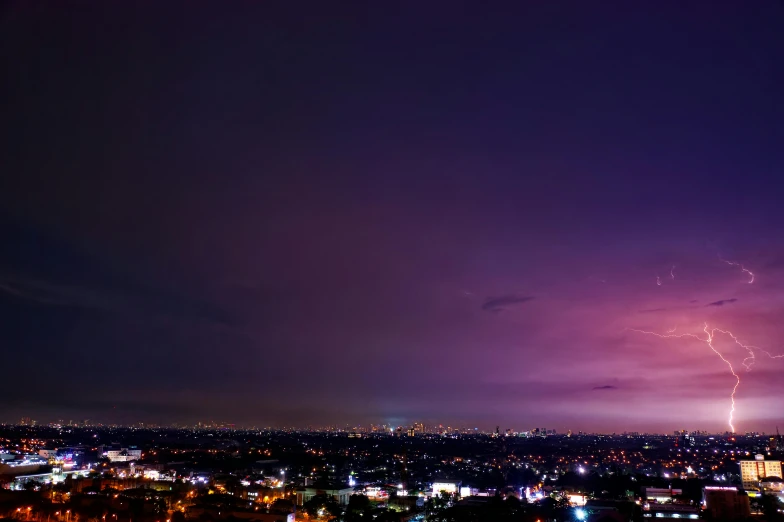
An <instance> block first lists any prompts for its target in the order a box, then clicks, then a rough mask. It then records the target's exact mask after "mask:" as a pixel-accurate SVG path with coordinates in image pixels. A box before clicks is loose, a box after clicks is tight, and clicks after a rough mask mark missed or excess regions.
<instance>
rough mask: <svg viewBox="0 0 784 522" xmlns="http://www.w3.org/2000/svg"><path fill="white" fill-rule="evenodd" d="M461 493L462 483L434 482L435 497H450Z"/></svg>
mask: <svg viewBox="0 0 784 522" xmlns="http://www.w3.org/2000/svg"><path fill="white" fill-rule="evenodd" d="M459 491H460V482H451V481H441V482H433V496H434V497H437V496H439V495H441V493H447V494H449V495H457V493H458V492H459Z"/></svg>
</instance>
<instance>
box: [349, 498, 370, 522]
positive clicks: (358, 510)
mask: <svg viewBox="0 0 784 522" xmlns="http://www.w3.org/2000/svg"><path fill="white" fill-rule="evenodd" d="M372 509H373V504H372V503H371V502H370V499H369V498H367V497H366V496H365V495H351V496H350V497H349V498H348V507H347V508H346V521H347V522H355V521H359V520H369V519H370V518H371V517H372V515H371V514H370V511H371V510H372Z"/></svg>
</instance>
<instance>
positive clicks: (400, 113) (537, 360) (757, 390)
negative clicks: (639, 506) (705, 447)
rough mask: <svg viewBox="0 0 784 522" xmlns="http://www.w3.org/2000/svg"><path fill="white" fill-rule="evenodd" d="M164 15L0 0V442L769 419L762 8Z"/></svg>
mask: <svg viewBox="0 0 784 522" xmlns="http://www.w3.org/2000/svg"><path fill="white" fill-rule="evenodd" d="M162 3H163V2H148V3H145V2H134V4H135V6H131V5H130V2H119V1H117V2H93V3H92V4H93V6H94V7H93V8H87V7H85V6H88V5H90V4H89V3H81V4H80V7H75V5H76V4H73V5H71V6H65V4H63V3H61V2H52V3H50V4H47V3H46V2H43V3H42V2H28V1H22V0H20V1H17V2H7V3H5V4H4V6H3V7H2V11H0V64H1V65H2V69H1V70H2V78H3V80H2V82H0V103H2V106H1V107H0V114H2V117H0V126H2V129H3V136H2V155H0V157H1V158H2V163H0V165H2V175H1V176H0V198H2V205H1V206H0V209H1V210H0V238H2V249H1V250H0V346H2V347H3V349H2V354H3V359H2V360H3V363H2V366H3V370H2V382H3V399H2V401H0V421H5V422H17V421H18V420H19V418H20V417H21V416H30V417H32V418H37V419H40V420H42V421H50V420H56V419H64V420H66V421H67V420H71V419H73V420H77V419H84V418H90V419H94V420H96V421H101V422H105V423H111V422H124V423H129V422H138V421H146V422H161V423H167V424H168V423H171V422H180V423H183V422H196V421H202V422H208V421H211V420H214V421H223V422H234V423H237V424H244V425H256V426H283V425H287V426H291V425H298V426H306V425H308V424H313V425H316V424H322V423H333V424H342V423H350V424H352V425H355V424H360V423H361V424H366V423H369V422H378V423H381V422H389V423H394V424H406V423H410V422H413V421H419V420H422V421H424V422H428V423H443V424H444V425H447V424H450V425H471V426H474V425H475V426H479V427H482V428H490V427H493V428H494V427H495V425H497V424H498V425H500V426H501V428H502V429H504V428H507V427H510V428H513V429H529V428H533V427H546V428H555V429H558V430H559V431H565V430H566V429H572V430H574V431H576V430H601V431H618V432H621V431H625V430H630V431H631V430H657V431H671V430H673V429H681V428H685V429H705V430H711V431H724V430H726V429H728V426H727V416H728V411H729V407H730V393H731V391H732V388H733V386H734V384H735V378H734V377H733V376H732V374H731V373H730V371H729V368H728V366H727V365H726V364H725V363H724V362H723V361H722V360H721V359H720V358H719V357H718V356H717V355H716V354H715V353H713V352H712V351H711V349H710V346H708V344H707V343H706V342H703V341H700V340H698V339H694V338H689V337H685V338H665V339H662V338H657V337H655V336H652V335H649V334H644V333H639V332H636V331H633V330H630V329H638V330H647V331H650V332H656V333H662V334H666V333H667V332H668V331H672V330H673V329H674V333H675V334H681V333H693V334H694V335H697V336H701V337H702V338H705V335H706V334H705V333H704V332H703V328H704V324H705V323H707V324H708V325H709V327H710V328H720V329H723V330H729V331H732V332H733V333H734V334H735V335H736V336H737V338H738V339H739V341H740V342H742V343H747V344H750V345H753V346H757V347H759V349H757V350H756V351H755V350H752V351H753V352H755V354H756V357H757V361H756V364H755V365H754V366H753V367H752V369H751V371H746V370H745V368H743V366H742V361H743V359H744V358H746V357H748V355H749V354H748V352H747V351H746V350H745V349H743V348H742V347H740V346H738V345H736V344H734V343H733V341H732V339H731V338H730V337H728V336H726V335H723V334H721V333H718V332H717V333H716V336H715V339H714V343H713V344H714V347H715V348H716V349H717V350H718V351H719V352H720V353H721V354H723V355H724V356H725V357H726V358H727V360H728V361H729V362H730V364H733V365H734V366H733V367H734V368H735V370H736V371H737V373H738V375H739V376H740V378H741V381H742V382H741V385H740V387H739V388H738V390H737V395H736V399H737V410H736V412H735V426H736V428H737V429H738V430H739V431H747V430H765V431H768V432H770V431H772V430H774V429H775V426H776V423H780V424H781V425H782V426H784V418H782V411H783V410H782V406H784V404H782V397H783V396H784V395H782V393H784V380H783V379H782V375H784V359H780V360H776V359H770V358H768V357H767V356H766V355H765V354H764V353H763V352H762V351H761V350H767V351H768V352H770V354H773V355H775V354H779V353H784V343H782V340H784V242H783V241H782V230H783V227H784V206H783V205H782V203H781V200H782V198H783V197H784V4H782V3H781V2H777V1H759V2H689V5H688V6H685V5H680V4H682V2H648V3H647V4H645V3H643V4H640V3H637V2H632V3H629V2H612V1H608V2H598V3H597V2H577V1H575V2H520V4H521V5H519V6H518V7H516V8H515V9H514V10H510V9H506V8H503V9H502V8H501V4H503V3H501V4H497V5H495V6H493V5H491V4H481V3H478V2H474V3H472V2H450V3H444V2H411V3H406V2H392V3H388V2H357V3H349V2H339V4H340V5H334V4H335V3H334V2H278V3H275V2H230V3H226V2H215V3H212V4H211V6H210V7H208V6H207V4H206V3H199V2H188V3H181V4H176V3H168V2H167V4H168V7H165V8H162V6H161V5H160V4H162ZM428 4H429V5H428ZM541 4H546V5H541ZM47 5H48V7H47ZM726 261H731V262H735V263H740V264H742V265H743V266H742V267H741V266H740V265H732V264H730V263H727V262H726ZM673 266H674V267H675V268H674V269H673ZM743 268H745V269H748V270H750V271H751V272H752V273H753V275H754V281H753V282H752V283H749V281H750V279H751V277H750V274H749V273H748V272H744V271H743ZM659 283H660V284H659Z"/></svg>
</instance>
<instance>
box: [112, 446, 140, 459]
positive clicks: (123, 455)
mask: <svg viewBox="0 0 784 522" xmlns="http://www.w3.org/2000/svg"><path fill="white" fill-rule="evenodd" d="M103 455H104V456H105V457H106V458H108V459H109V460H110V461H112V462H130V461H132V460H139V459H140V458H141V456H142V450H140V449H134V448H120V449H111V450H108V451H104V453H103Z"/></svg>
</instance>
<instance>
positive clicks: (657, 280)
mask: <svg viewBox="0 0 784 522" xmlns="http://www.w3.org/2000/svg"><path fill="white" fill-rule="evenodd" d="M656 284H657V285H659V286H661V277H659V276H658V275H657V276H656Z"/></svg>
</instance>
